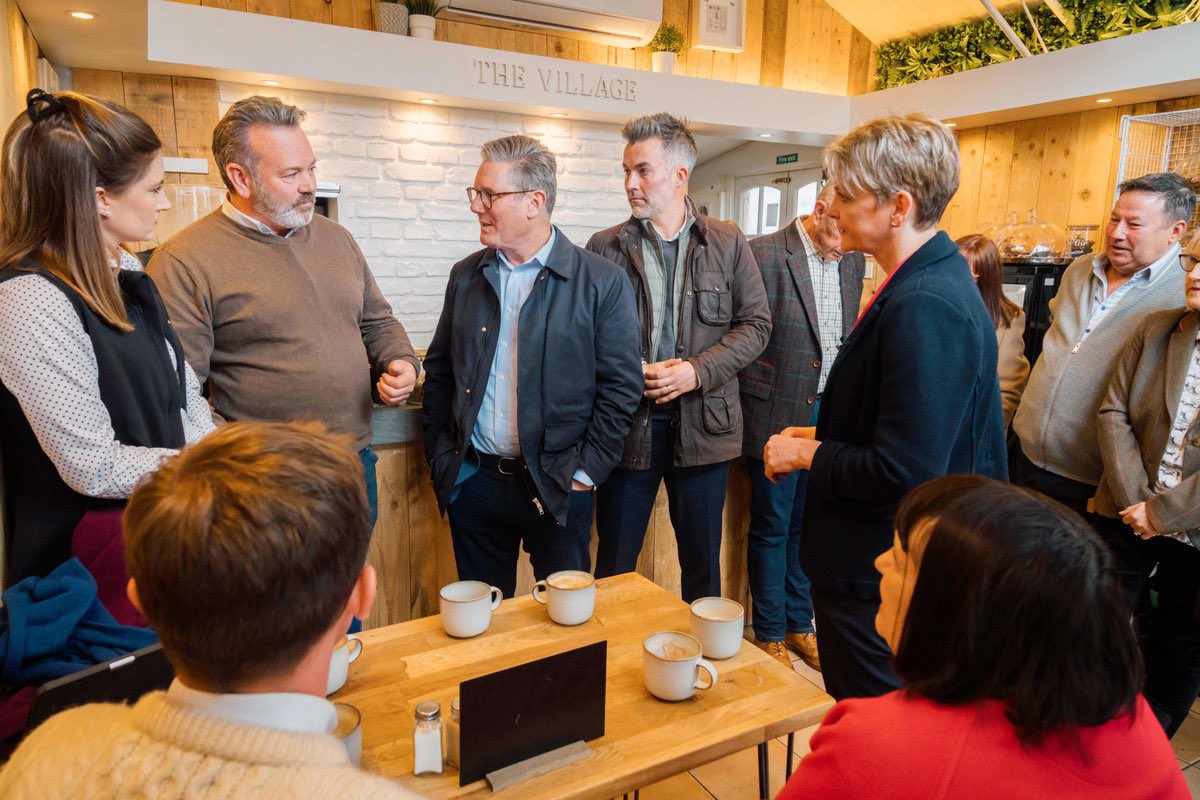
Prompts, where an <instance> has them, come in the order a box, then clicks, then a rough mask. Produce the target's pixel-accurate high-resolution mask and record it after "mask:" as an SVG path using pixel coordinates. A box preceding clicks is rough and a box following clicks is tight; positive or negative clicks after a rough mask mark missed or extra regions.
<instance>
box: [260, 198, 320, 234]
mask: <svg viewBox="0 0 1200 800" xmlns="http://www.w3.org/2000/svg"><path fill="white" fill-rule="evenodd" d="M305 199H306V200H310V201H311V200H312V199H313V198H305ZM251 202H252V204H253V206H254V210H255V211H257V212H258V213H260V214H262V215H263V216H264V217H266V218H267V219H270V220H271V221H272V222H274V223H275V224H276V225H277V226H278V227H280V228H303V227H304V226H305V225H307V224H308V223H310V222H312V218H313V214H314V213H315V212H316V206H315V205H314V206H313V207H312V208H310V209H309V210H308V211H297V210H296V207H295V206H291V205H283V204H282V203H276V202H274V201H272V200H271V199H270V198H268V197H263V196H262V195H257V196H255V197H253V198H252V199H251ZM301 202H304V201H303V200H302V201H301Z"/></svg>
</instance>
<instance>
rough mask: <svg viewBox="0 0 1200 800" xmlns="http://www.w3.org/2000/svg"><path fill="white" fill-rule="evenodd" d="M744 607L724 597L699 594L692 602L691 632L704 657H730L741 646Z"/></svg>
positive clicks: (735, 653)
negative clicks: (698, 642)
mask: <svg viewBox="0 0 1200 800" xmlns="http://www.w3.org/2000/svg"><path fill="white" fill-rule="evenodd" d="M745 629H746V611H745V609H743V608H742V606H741V604H740V603H736V602H734V601H733V600H729V599H727V598H724V597H701V598H700V599H699V600H696V601H695V602H693V603H692V625H691V630H692V636H695V637H696V638H697V639H699V640H700V647H701V649H702V650H703V651H704V657H705V658H730V657H732V656H735V655H737V651H738V648H740V647H741V646H742V634H743V632H744V631H745Z"/></svg>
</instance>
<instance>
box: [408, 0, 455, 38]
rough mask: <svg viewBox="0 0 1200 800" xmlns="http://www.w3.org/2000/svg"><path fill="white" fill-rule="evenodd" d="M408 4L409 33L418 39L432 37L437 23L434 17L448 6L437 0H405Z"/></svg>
mask: <svg viewBox="0 0 1200 800" xmlns="http://www.w3.org/2000/svg"><path fill="white" fill-rule="evenodd" d="M404 4H405V5H406V6H408V35H409V36H414V37H416V38H418V39H432V38H433V33H434V30H435V29H436V27H437V23H435V22H434V19H433V18H434V17H436V16H437V15H438V14H439V13H441V11H442V9H444V8H445V7H446V6H445V5H444V4H442V3H439V2H438V1H437V0H404Z"/></svg>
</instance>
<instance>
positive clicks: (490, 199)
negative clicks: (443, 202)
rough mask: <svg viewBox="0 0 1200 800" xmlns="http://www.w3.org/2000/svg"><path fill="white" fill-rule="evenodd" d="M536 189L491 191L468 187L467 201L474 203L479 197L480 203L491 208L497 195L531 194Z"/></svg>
mask: <svg viewBox="0 0 1200 800" xmlns="http://www.w3.org/2000/svg"><path fill="white" fill-rule="evenodd" d="M535 191H537V190H536V189H519V190H517V191H514V192H489V191H488V190H487V189H476V188H475V187H474V186H468V187H467V201H468V202H469V203H471V204H472V205H474V204H475V198H476V197H478V198H479V202H480V204H482V205H483V207H484V208H491V207H492V203H494V202H496V198H497V197H504V196H505V195H510V194H529V193H530V192H535Z"/></svg>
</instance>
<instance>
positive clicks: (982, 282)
mask: <svg viewBox="0 0 1200 800" xmlns="http://www.w3.org/2000/svg"><path fill="white" fill-rule="evenodd" d="M955 244H957V245H958V252H960V253H962V257H963V258H965V259H966V260H967V266H969V267H970V268H971V277H973V278H974V279H975V285H976V286H978V287H979V295H980V297H982V298H983V305H984V307H985V308H987V312H988V316H989V317H991V318H992V327H994V328H995V329H996V345H997V347H998V348H999V350H1000V357H999V361H998V362H997V364H996V373H997V375H998V376H999V378H1000V404H1001V405H1002V406H1003V408H1004V427H1005V428H1007V427H1008V425H1009V423H1010V422H1012V418H1013V415H1014V414H1016V413H1017V405H1018V404H1019V403H1020V402H1021V393H1022V392H1024V391H1025V384H1026V383H1028V382H1029V360H1028V359H1026V358H1025V312H1024V311H1022V310H1021V307H1020V306H1019V305H1017V304H1016V303H1014V302H1013V301H1012V300H1009V299H1008V298H1007V297H1005V296H1004V291H1003V289H1002V286H1003V276H1002V274H1001V271H1000V251H999V250H997V249H996V245H995V243H994V242H993V241H992V240H991V239H989V238H988V237H986V236H983V235H980V234H978V233H973V234H971V235H970V236H964V237H962V238H961V239H958V240H956V241H955Z"/></svg>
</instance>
